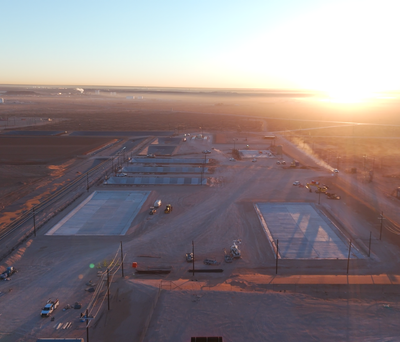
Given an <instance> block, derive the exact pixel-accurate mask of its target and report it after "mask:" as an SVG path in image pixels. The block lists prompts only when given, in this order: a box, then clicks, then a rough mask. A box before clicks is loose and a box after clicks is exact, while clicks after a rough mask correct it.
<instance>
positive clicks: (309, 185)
mask: <svg viewBox="0 0 400 342" xmlns="http://www.w3.org/2000/svg"><path fill="white" fill-rule="evenodd" d="M306 188H307V189H309V190H310V192H312V188H316V189H315V192H316V193H319V192H321V193H326V191H327V190H328V188H327V187H326V186H325V185H319V184H317V183H316V182H311V183H307V185H306Z"/></svg>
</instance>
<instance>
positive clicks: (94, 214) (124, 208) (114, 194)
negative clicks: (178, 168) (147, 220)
mask: <svg viewBox="0 0 400 342" xmlns="http://www.w3.org/2000/svg"><path fill="white" fill-rule="evenodd" d="M149 193H150V191H95V192H94V193H93V194H92V195H90V196H89V197H88V198H87V199H86V200H85V201H83V202H82V203H81V204H80V205H79V206H78V207H77V208H75V209H74V210H73V211H72V212H71V213H69V214H68V215H67V216H66V217H64V218H63V219H62V220H61V221H60V222H59V223H58V224H56V225H55V226H54V227H53V228H52V229H50V231H49V232H48V233H47V234H46V235H124V234H125V233H126V232H127V230H128V229H129V227H130V225H131V223H132V221H133V219H134V218H135V217H136V215H137V213H138V212H139V210H140V208H141V207H142V205H143V203H144V202H145V201H146V199H147V197H148V195H149Z"/></svg>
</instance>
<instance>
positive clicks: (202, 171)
mask: <svg viewBox="0 0 400 342" xmlns="http://www.w3.org/2000/svg"><path fill="white" fill-rule="evenodd" d="M206 162H207V154H205V153H204V163H203V168H202V169H201V180H200V186H203V174H204V165H205V164H206Z"/></svg>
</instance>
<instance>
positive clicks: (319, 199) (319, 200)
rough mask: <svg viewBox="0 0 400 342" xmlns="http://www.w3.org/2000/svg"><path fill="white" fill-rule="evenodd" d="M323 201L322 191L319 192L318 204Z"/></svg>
mask: <svg viewBox="0 0 400 342" xmlns="http://www.w3.org/2000/svg"><path fill="white" fill-rule="evenodd" d="M320 203H321V191H319V192H318V204H320Z"/></svg>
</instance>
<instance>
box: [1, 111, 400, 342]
mask: <svg viewBox="0 0 400 342" xmlns="http://www.w3.org/2000/svg"><path fill="white" fill-rule="evenodd" d="M220 120H223V119H220ZM252 120H253V121H257V120H258V122H259V126H258V127H259V128H260V129H259V130H257V129H255V130H253V131H251V130H250V129H247V130H245V131H242V132H238V131H232V130H226V131H224V130H220V131H218V130H208V129H205V128H204V125H202V127H200V128H198V129H188V128H186V129H183V128H180V129H179V130H168V131H163V130H159V131H153V132H152V131H148V130H146V131H145V130H143V131H140V130H137V131H136V130H132V131H122V130H115V131H102V130H98V131H85V130H84V129H85V128H84V127H83V128H82V130H77V129H76V130H74V129H68V130H60V129H57V127H58V126H56V125H62V124H63V121H61V120H60V122H57V123H52V124H50V126H49V131H47V132H50V129H51V132H55V133H52V135H50V136H49V133H46V131H45V130H44V129H43V126H41V127H40V129H39V128H36V129H34V130H31V131H29V130H26V131H25V130H24V129H25V126H21V128H19V127H18V126H16V127H15V128H14V130H8V131H3V132H2V133H1V134H0V140H1V141H4V144H3V145H2V146H7V144H8V146H11V147H12V148H13V149H14V150H13V151H14V152H18V151H19V152H18V153H20V154H19V155H17V157H18V158H20V159H21V158H22V159H23V158H24V157H22V155H23V150H24V147H22V148H21V147H18V146H20V145H23V146H28V145H32V143H34V144H36V145H37V146H41V145H47V146H48V143H47V140H48V141H49V142H50V141H51V144H53V145H54V146H56V148H57V149H58V150H57V151H58V152H57V153H56V155H55V154H54V153H53V152H51V151H50V150H49V151H47V152H46V150H45V149H39V150H40V156H36V157H35V156H34V153H33V152H29V158H30V159H29V163H31V164H32V165H33V166H32V169H31V170H32V175H33V172H34V170H39V165H44V164H40V163H42V161H40V160H47V159H48V160H50V162H49V164H46V165H47V166H46V170H47V171H46V177H42V178H40V177H39V176H37V179H36V178H35V179H34V178H32V181H31V182H30V183H28V181H25V182H26V184H22V185H21V184H18V182H17V181H15V182H14V183H11V180H10V188H9V189H11V187H15V188H13V189H14V190H13V191H11V190H9V192H8V195H7V193H6V194H5V195H4V197H3V198H2V203H3V208H2V211H1V214H2V216H1V222H0V228H1V231H0V232H1V240H0V245H1V264H0V272H3V274H4V276H3V278H4V279H5V281H1V282H0V303H1V306H2V307H3V308H5V307H6V308H7V310H6V311H7V312H6V311H3V313H2V315H1V316H0V341H36V340H38V339H40V338H77V339H78V338H82V339H84V340H85V341H146V342H147V341H148V342H150V341H198V342H200V341H201V342H203V341H210V342H211V341H224V342H236V341H237V342H239V341H246V340H249V341H250V340H251V341H266V340H268V341H309V340H324V341H325V340H326V341H338V340H346V341H365V340H370V341H378V340H380V341H392V340H397V338H398V336H399V334H400V328H399V326H398V323H397V321H398V315H397V313H398V312H399V310H400V304H399V300H400V291H399V285H400V270H399V266H398V261H399V258H400V249H399V246H400V238H399V235H400V229H399V226H398V222H399V217H398V209H397V208H398V205H399V204H398V203H399V202H398V201H399V200H398V199H397V198H396V196H394V195H393V196H392V195H391V196H386V195H385V193H382V192H381V190H379V188H378V187H375V186H376V184H380V183H379V182H378V181H376V178H377V177H374V179H372V180H371V181H370V182H363V181H360V180H359V179H357V178H356V177H354V176H353V175H354V174H353V173H351V168H349V170H350V171H349V172H347V171H345V169H344V166H343V169H342V168H341V167H338V166H337V165H335V164H334V166H331V164H333V163H332V162H330V161H329V160H324V158H318V155H317V154H315V153H314V154H313V153H310V151H309V150H308V149H307V147H305V146H303V145H302V144H300V143H297V142H296V141H297V140H296V139H297V137H295V136H294V133H291V134H289V133H288V132H286V133H285V134H283V133H281V132H279V131H278V130H273V127H274V126H273V125H274V123H273V122H271V123H270V124H269V122H268V120H262V119H256V118H252ZM34 121H35V120H33V122H34ZM253 121H251V123H248V121H246V122H247V123H248V124H249V125H253V124H254V122H253ZM16 122H18V120H17V121H16ZM66 122H68V120H66ZM82 122H84V121H82ZM24 124H25V123H24ZM69 124H70V123H69ZM75 127H76V126H75ZM71 128H73V127H71ZM31 132H34V133H31ZM40 132H42V133H40ZM266 137H269V138H268V139H266ZM3 139H4V140H3ZM38 139H41V140H40V141H39V140H38ZM307 139H310V138H309V137H308V138H307ZM303 140H304V139H303ZM17 141H19V142H17ZM58 141H60V143H58ZM71 144H75V145H74V146H75V147H74V149H75V150H73V152H71V151H72V150H71V149H70V148H68V149H67V148H64V147H63V146H68V145H71ZM309 145H310V143H308V145H307V146H309ZM67 151H68V153H69V154H68V153H67ZM63 153H64V154H63ZM61 155H63V156H64V157H63V158H61V157H60V156H61ZM13 156H15V155H14V154H12V153H11V152H10V153H9V154H8V155H6V156H5V157H7V158H8V159H7V160H6V161H5V162H4V164H5V166H4V168H5V170H7V167H9V165H15V167H14V168H13V170H18V165H17V164H18V163H16V162H15V160H16V158H17V157H13ZM13 158H14V159H15V160H14V159H13ZM12 160H13V162H10V161H12ZM35 163H36V164H35ZM342 164H344V160H343V161H342ZM49 165H51V166H52V168H49ZM334 167H336V168H334ZM359 168H360V167H359ZM49 170H52V171H51V172H52V173H49V172H50V171H49ZM25 172H26V169H25ZM35 172H38V174H39V171H35ZM14 176H15V177H16V171H15V172H14ZM30 177H33V176H30ZM378 178H379V177H378ZM397 186H400V184H398V185H396V184H394V185H393V186H392V187H393V189H395V188H397ZM18 189H20V190H18ZM22 189H24V191H22ZM7 198H9V199H7ZM11 198H12V200H11ZM8 267H13V268H12V269H11V268H9V269H7V268H8ZM45 305H46V307H47V311H46V314H45V315H43V314H41V310H42V309H43V307H44V306H45ZM42 316H48V317H42Z"/></svg>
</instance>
